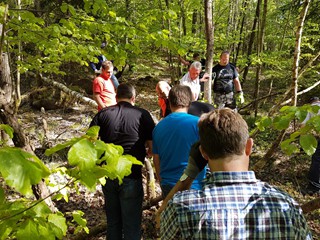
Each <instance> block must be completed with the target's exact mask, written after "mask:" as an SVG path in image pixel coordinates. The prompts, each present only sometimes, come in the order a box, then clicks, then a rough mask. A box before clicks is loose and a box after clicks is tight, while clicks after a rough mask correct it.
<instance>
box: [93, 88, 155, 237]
mask: <svg viewBox="0 0 320 240" xmlns="http://www.w3.org/2000/svg"><path fill="white" fill-rule="evenodd" d="M135 95H136V94H135V89H134V88H133V86H131V85H128V84H120V85H119V86H118V89H117V94H116V100H117V104H116V105H114V106H110V107H107V108H104V109H102V110H101V111H100V112H99V113H98V114H97V115H96V116H95V117H94V118H93V120H92V122H91V124H90V127H91V126H95V125H97V126H99V127H100V131H99V136H100V138H101V140H102V141H104V142H106V143H113V144H116V145H121V146H122V147H123V149H124V154H130V155H132V156H134V157H136V158H137V159H138V160H139V161H141V162H142V163H143V162H144V158H145V157H146V155H147V152H146V146H147V150H148V155H149V156H151V153H152V131H153V129H154V126H155V124H154V122H153V120H152V117H151V115H150V113H149V112H148V111H147V110H145V109H142V108H139V107H135V106H134V102H135ZM141 168H142V166H140V165H132V168H131V174H130V175H129V176H127V177H125V178H124V179H123V183H122V184H121V185H120V184H119V182H118V180H110V179H106V184H105V185H104V186H103V187H102V190H103V193H104V197H105V210H106V215H107V221H108V224H107V239H125V240H128V239H130V240H132V239H133V240H140V239H141V216H142V202H143V186H142V173H141ZM122 236H123V237H124V238H123V237H122Z"/></svg>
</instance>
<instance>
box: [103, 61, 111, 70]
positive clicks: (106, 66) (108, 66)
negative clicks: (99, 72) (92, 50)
mask: <svg viewBox="0 0 320 240" xmlns="http://www.w3.org/2000/svg"><path fill="white" fill-rule="evenodd" d="M101 67H102V69H111V68H112V69H113V64H112V62H111V61H108V60H106V61H103V62H102V63H101Z"/></svg>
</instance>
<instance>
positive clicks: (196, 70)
mask: <svg viewBox="0 0 320 240" xmlns="http://www.w3.org/2000/svg"><path fill="white" fill-rule="evenodd" d="M201 67H202V65H201V63H200V62H198V61H195V62H193V63H192V64H191V65H190V67H189V70H188V72H187V73H186V74H185V75H184V76H183V77H182V78H181V79H180V85H186V86H189V87H190V89H191V91H192V94H193V99H194V100H195V101H196V100H198V98H199V94H200V82H206V81H208V77H209V75H208V74H207V73H205V74H204V75H203V77H202V78H201V79H200V78H199V75H200V72H201Z"/></svg>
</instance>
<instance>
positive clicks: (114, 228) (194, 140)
mask: <svg viewBox="0 0 320 240" xmlns="http://www.w3.org/2000/svg"><path fill="white" fill-rule="evenodd" d="M229 55H230V54H229V52H226V51H224V52H222V53H221V55H220V62H219V63H218V64H217V65H216V66H214V68H213V80H214V84H213V91H214V93H215V98H214V99H215V104H216V108H215V107H214V106H213V105H211V104H208V103H204V102H200V101H197V100H198V99H199V96H200V95H201V94H200V92H201V82H206V81H207V79H208V74H206V73H204V74H203V75H200V73H201V70H202V64H201V63H200V62H199V61H194V62H192V63H190V66H189V69H188V72H187V73H186V74H185V75H184V76H183V77H182V79H181V80H180V84H178V85H175V86H173V87H171V86H170V85H169V84H168V83H167V82H165V81H160V82H158V84H157V86H156V92H157V95H158V104H159V107H160V121H159V123H158V124H155V123H154V121H153V119H152V117H151V115H150V113H149V112H148V111H147V110H145V109H142V108H140V107H137V106H135V101H136V91H135V88H134V87H133V86H132V85H130V84H125V83H121V84H120V85H119V86H115V84H114V83H113V82H112V80H111V76H112V73H113V65H112V62H110V61H103V62H102V63H101V74H100V75H99V76H97V77H96V78H95V79H94V81H93V94H94V99H95V100H96V102H97V104H98V110H99V112H98V113H97V114H96V115H95V116H94V118H93V120H92V122H91V124H90V126H94V125H97V126H99V127H100V131H99V136H100V138H101V140H103V141H104V142H106V143H113V144H117V145H121V146H122V147H123V149H124V154H130V155H132V156H134V157H136V158H137V159H138V160H139V161H141V162H142V163H144V159H145V157H146V156H149V157H153V164H154V169H155V174H156V178H157V180H158V181H159V184H160V187H161V190H162V196H163V199H164V200H163V203H162V205H161V207H160V208H159V210H158V212H157V216H156V221H157V225H158V226H159V227H160V235H161V239H312V236H311V232H310V230H309V228H308V226H307V222H306V219H305V217H304V215H303V213H302V210H301V208H300V207H299V204H298V203H297V202H296V201H295V200H294V199H293V198H292V197H291V196H289V195H288V194H287V193H285V192H283V191H281V190H279V189H277V188H275V187H273V186H271V185H269V184H268V183H265V182H262V181H260V180H258V179H256V177H255V173H254V172H253V171H250V170H249V161H250V159H249V157H250V154H251V152H252V148H253V139H252V138H250V137H249V131H248V125H247V123H246V121H245V120H244V119H243V118H242V116H241V115H240V114H239V113H237V111H236V106H237V102H238V103H243V102H244V98H243V92H242V88H241V84H240V81H239V74H238V71H237V69H236V68H235V67H234V66H233V65H232V64H230V63H229ZM141 168H142V167H141V166H138V165H133V166H132V169H131V174H130V175H129V176H126V177H125V178H124V180H123V183H122V184H121V185H120V184H119V182H118V180H108V179H107V181H106V184H105V185H104V186H103V193H104V196H105V211H106V216H107V239H108V240H120V239H125V240H129V239H130V240H140V239H141V219H142V203H143V196H144V194H143V185H142V171H141ZM318 170H319V169H318ZM318 180H319V179H318Z"/></svg>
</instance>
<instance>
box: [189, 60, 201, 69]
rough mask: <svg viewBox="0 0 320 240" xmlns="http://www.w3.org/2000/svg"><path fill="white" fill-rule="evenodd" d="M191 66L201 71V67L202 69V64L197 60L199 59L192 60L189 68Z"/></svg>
mask: <svg viewBox="0 0 320 240" xmlns="http://www.w3.org/2000/svg"><path fill="white" fill-rule="evenodd" d="M191 68H195V69H198V70H200V71H201V69H202V64H201V62H199V61H194V62H193V63H192V64H191V65H190V68H189V69H191Z"/></svg>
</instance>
